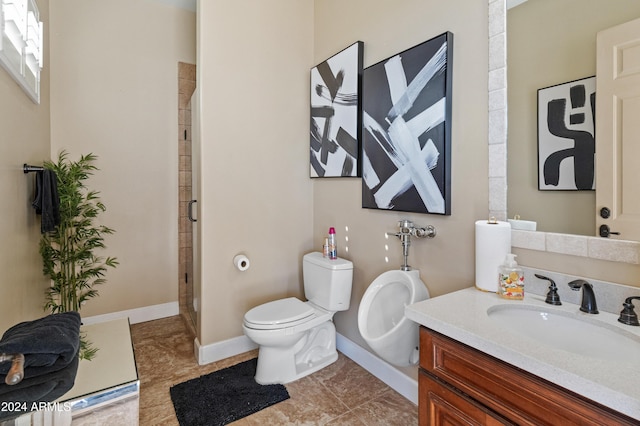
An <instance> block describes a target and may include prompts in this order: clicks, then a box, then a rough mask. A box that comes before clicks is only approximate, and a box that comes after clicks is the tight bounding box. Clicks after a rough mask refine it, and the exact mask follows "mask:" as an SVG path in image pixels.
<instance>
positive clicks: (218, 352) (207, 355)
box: [193, 333, 418, 405]
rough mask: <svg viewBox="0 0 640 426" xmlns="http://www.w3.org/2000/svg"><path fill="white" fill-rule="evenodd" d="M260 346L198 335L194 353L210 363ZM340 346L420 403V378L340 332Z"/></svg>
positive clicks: (244, 339) (245, 340) (242, 340)
mask: <svg viewBox="0 0 640 426" xmlns="http://www.w3.org/2000/svg"><path fill="white" fill-rule="evenodd" d="M257 347H258V345H256V344H255V343H253V342H252V341H251V340H250V339H249V338H248V337H246V336H238V337H233V338H231V339H228V340H223V341H221V342H217V343H212V344H210V345H204V346H202V345H201V344H200V342H199V341H198V338H195V339H194V341H193V352H194V355H195V357H196V359H197V360H198V364H199V365H204V364H209V363H211V362H216V361H219V360H221V359H225V358H228V357H231V356H234V355H238V354H241V353H244V352H248V351H250V350H253V349H256V348H257ZM336 347H337V349H338V350H339V351H340V352H342V353H343V354H344V355H345V356H347V357H349V358H350V359H352V360H353V361H354V362H355V363H356V364H358V365H359V366H361V367H362V368H364V369H365V370H367V371H368V372H369V373H371V374H373V375H374V376H376V377H377V378H378V379H380V380H382V381H383V382H384V383H386V384H387V386H389V387H390V388H392V389H393V390H395V391H396V392H398V393H399V394H400V395H402V396H403V397H405V398H406V399H408V400H409V401H411V402H413V403H414V404H416V405H418V381H417V380H415V379H412V378H411V377H409V376H407V375H406V374H404V373H402V372H401V371H399V370H398V369H396V368H395V367H393V366H392V365H391V364H388V363H387V362H386V361H383V360H382V359H380V358H378V357H377V356H375V355H374V354H372V353H371V352H369V351H367V350H366V349H364V348H362V347H361V346H359V345H357V344H356V343H354V342H352V341H351V340H349V339H347V338H346V337H344V336H343V335H342V334H340V333H336Z"/></svg>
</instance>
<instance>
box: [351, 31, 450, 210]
mask: <svg viewBox="0 0 640 426" xmlns="http://www.w3.org/2000/svg"><path fill="white" fill-rule="evenodd" d="M452 56H453V34H452V33H450V32H446V33H444V34H441V35H439V36H437V37H435V38H433V39H431V40H428V41H425V42H424V43H421V44H419V45H417V46H415V47H412V48H410V49H408V50H405V51H403V52H401V53H398V54H397V55H394V56H392V57H390V58H388V59H385V60H383V61H381V62H379V63H377V64H374V65H372V66H370V67H367V68H366V69H365V70H364V72H363V82H362V94H363V97H362V102H363V103H362V108H363V112H362V123H363V134H362V155H361V162H362V207H364V208H374V209H386V210H398V211H406V212H418V213H433V214H441V215H450V214H451V90H452V70H453V67H452V60H453V57H452Z"/></svg>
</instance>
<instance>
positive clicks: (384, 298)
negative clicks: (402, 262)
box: [358, 270, 429, 367]
mask: <svg viewBox="0 0 640 426" xmlns="http://www.w3.org/2000/svg"><path fill="white" fill-rule="evenodd" d="M428 298H429V291H428V290H427V287H426V286H425V285H424V283H423V282H422V280H421V279H420V272H419V271H417V270H412V271H399V270H394V271H387V272H384V273H382V274H381V275H380V276H378V278H376V279H375V280H374V281H373V282H372V283H371V285H370V286H369V288H368V289H367V291H366V292H365V293H364V296H363V297H362V301H361V302H360V308H359V309H358V328H359V330H360V334H361V335H362V337H363V338H364V340H365V341H366V342H367V344H368V345H369V346H370V347H371V349H373V350H374V352H375V353H377V354H378V355H379V356H380V357H381V358H382V359H384V360H385V361H387V362H390V363H391V364H394V365H396V366H399V367H405V366H409V365H413V364H416V363H417V362H418V337H419V336H418V324H417V323H415V322H413V321H411V320H410V319H408V318H407V317H405V315H404V308H405V306H407V305H411V304H413V303H417V302H420V301H422V300H425V299H428Z"/></svg>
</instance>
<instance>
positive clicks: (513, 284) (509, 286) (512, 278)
mask: <svg viewBox="0 0 640 426" xmlns="http://www.w3.org/2000/svg"><path fill="white" fill-rule="evenodd" d="M498 294H499V295H500V296H501V297H503V298H505V299H512V300H522V299H524V273H523V272H522V269H521V268H520V267H519V266H518V263H516V255H515V254H508V255H507V257H505V259H504V264H502V265H501V266H500V268H499V272H498Z"/></svg>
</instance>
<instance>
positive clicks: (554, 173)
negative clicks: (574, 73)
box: [538, 77, 596, 191]
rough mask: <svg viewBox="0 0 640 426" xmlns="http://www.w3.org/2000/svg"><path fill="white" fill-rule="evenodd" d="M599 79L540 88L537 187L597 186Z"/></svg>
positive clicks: (550, 188)
mask: <svg viewBox="0 0 640 426" xmlns="http://www.w3.org/2000/svg"><path fill="white" fill-rule="evenodd" d="M595 108H596V78H595V77H588V78H583V79H580V80H575V81H570V82H568V83H562V84H558V85H556V86H551V87H546V88H544V89H540V90H538V189H539V190H541V191H549V190H551V191H567V190H568V191H578V190H587V191H589V190H594V189H595V153H596V139H595Z"/></svg>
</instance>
